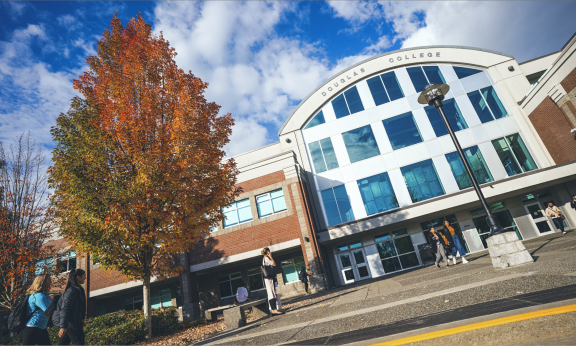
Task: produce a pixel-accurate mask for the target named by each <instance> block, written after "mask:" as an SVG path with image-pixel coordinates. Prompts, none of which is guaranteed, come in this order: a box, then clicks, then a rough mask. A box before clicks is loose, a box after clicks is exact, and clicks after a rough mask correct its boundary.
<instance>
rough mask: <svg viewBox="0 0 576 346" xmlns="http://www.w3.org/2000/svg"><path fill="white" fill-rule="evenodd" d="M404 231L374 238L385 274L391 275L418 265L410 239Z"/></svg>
mask: <svg viewBox="0 0 576 346" xmlns="http://www.w3.org/2000/svg"><path fill="white" fill-rule="evenodd" d="M407 234H408V232H407V231H406V229H401V230H398V231H395V232H392V235H393V236H394V237H399V238H390V234H389V233H387V234H384V235H381V236H377V237H376V243H377V244H376V249H377V250H378V254H379V255H380V260H381V261H382V266H383V267H384V272H385V273H391V272H395V271H398V270H403V269H408V268H412V267H416V266H419V265H420V262H419V261H418V257H417V256H416V252H415V250H414V245H413V244H412V239H411V238H410V237H409V236H405V235H407Z"/></svg>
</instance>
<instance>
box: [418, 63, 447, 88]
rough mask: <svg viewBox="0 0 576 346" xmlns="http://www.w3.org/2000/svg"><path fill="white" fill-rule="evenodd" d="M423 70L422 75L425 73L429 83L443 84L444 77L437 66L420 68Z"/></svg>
mask: <svg viewBox="0 0 576 346" xmlns="http://www.w3.org/2000/svg"><path fill="white" fill-rule="evenodd" d="M422 68H423V69H424V73H426V77H428V80H429V81H430V83H434V84H445V83H446V81H445V80H444V76H442V72H440V68H439V67H438V66H422Z"/></svg>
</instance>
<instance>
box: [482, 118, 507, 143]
mask: <svg viewBox="0 0 576 346" xmlns="http://www.w3.org/2000/svg"><path fill="white" fill-rule="evenodd" d="M482 127H484V130H486V133H487V134H488V138H490V139H495V138H500V137H502V136H504V134H503V133H502V129H500V125H499V124H498V122H497V121H490V122H487V123H484V124H483V125H482Z"/></svg>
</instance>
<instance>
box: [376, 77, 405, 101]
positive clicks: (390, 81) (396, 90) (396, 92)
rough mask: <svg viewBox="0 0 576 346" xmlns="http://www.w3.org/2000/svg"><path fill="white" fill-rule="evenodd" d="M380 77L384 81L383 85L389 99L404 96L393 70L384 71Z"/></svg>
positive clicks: (392, 99)
mask: <svg viewBox="0 0 576 346" xmlns="http://www.w3.org/2000/svg"><path fill="white" fill-rule="evenodd" d="M380 77H381V78H382V81H383V82H384V86H386V91H387V92H388V97H390V101H394V100H398V99H399V98H402V97H404V92H402V88H401V87H400V83H398V78H396V73H394V71H392V72H388V73H384V74H383V75H381V76H380Z"/></svg>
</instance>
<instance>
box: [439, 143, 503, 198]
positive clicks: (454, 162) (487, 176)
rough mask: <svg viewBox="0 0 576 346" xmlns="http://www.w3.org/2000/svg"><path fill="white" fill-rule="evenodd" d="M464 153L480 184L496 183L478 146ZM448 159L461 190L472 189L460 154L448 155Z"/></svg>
mask: <svg viewBox="0 0 576 346" xmlns="http://www.w3.org/2000/svg"><path fill="white" fill-rule="evenodd" d="M463 151H464V155H466V159H467V160H468V164H469V165H470V168H472V172H473V174H474V177H475V178H476V181H477V182H478V184H485V183H489V182H491V181H494V179H493V178H492V174H491V173H490V170H489V169H488V165H486V162H485V161H484V157H482V153H481V152H480V150H479V149H478V147H477V146H473V147H470V148H466V149H464V150H463ZM446 159H447V160H448V164H450V169H451V170H452V174H454V179H456V182H457V183H458V187H459V188H460V190H462V189H466V188H469V187H471V186H472V181H471V180H470V177H469V176H468V173H467V172H466V169H465V168H464V165H463V164H462V160H461V159H460V156H459V155H458V153H457V152H453V153H449V154H446Z"/></svg>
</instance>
